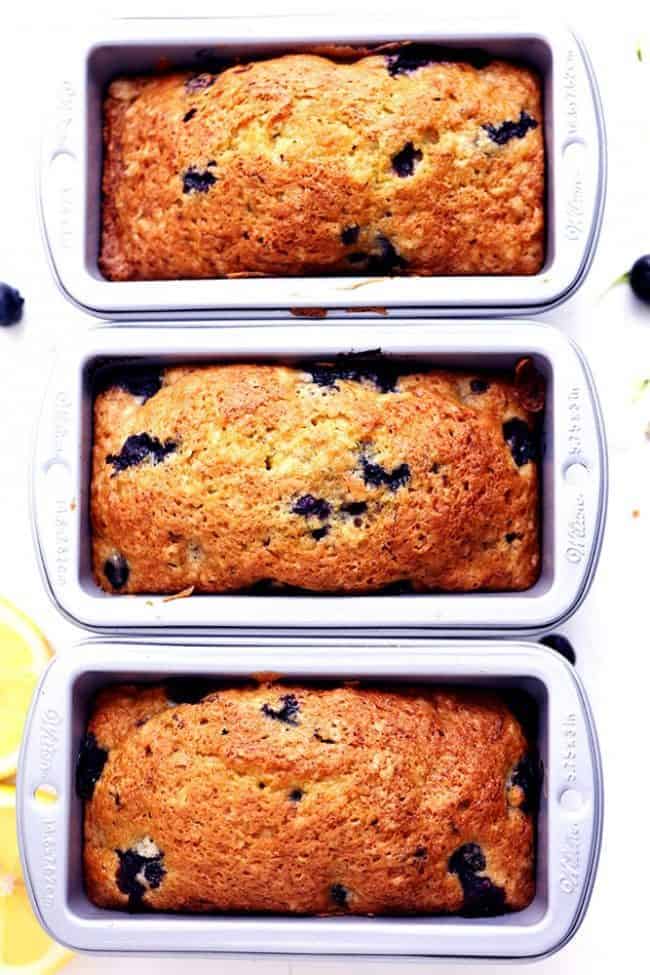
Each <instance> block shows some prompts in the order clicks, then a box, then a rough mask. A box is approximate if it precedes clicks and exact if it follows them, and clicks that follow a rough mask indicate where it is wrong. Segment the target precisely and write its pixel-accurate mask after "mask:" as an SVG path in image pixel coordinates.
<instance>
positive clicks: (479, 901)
mask: <svg viewBox="0 0 650 975" xmlns="http://www.w3.org/2000/svg"><path fill="white" fill-rule="evenodd" d="M447 869H448V870H449V872H450V873H455V874H457V876H458V879H459V880H460V883H461V886H462V888H463V895H464V903H463V907H462V910H461V912H460V913H461V914H463V915H464V916H465V917H493V916H494V915H496V914H503V913H504V911H505V910H506V906H505V891H504V890H503V888H502V887H497V886H496V885H495V884H493V883H492V881H491V880H490V878H489V877H479V876H478V873H479V871H481V870H485V857H484V856H483V851H482V850H481V848H480V846H479V845H478V844H477V843H465V844H464V845H463V846H460V847H459V848H458V849H457V850H456V851H455V852H454V853H452V855H451V856H450V858H449V862H448V864H447Z"/></svg>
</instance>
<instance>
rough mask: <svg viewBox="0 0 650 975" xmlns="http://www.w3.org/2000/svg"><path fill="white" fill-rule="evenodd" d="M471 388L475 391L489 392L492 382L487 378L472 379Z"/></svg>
mask: <svg viewBox="0 0 650 975" xmlns="http://www.w3.org/2000/svg"><path fill="white" fill-rule="evenodd" d="M469 388H470V389H471V391H472V392H473V393H477V394H480V393H487V391H488V389H489V388H490V384H489V382H488V381H487V379H470V383H469Z"/></svg>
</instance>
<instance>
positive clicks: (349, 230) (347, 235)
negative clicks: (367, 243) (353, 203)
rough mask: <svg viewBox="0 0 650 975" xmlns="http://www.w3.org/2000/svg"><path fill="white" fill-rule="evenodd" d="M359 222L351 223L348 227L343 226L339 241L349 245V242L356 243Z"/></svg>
mask: <svg viewBox="0 0 650 975" xmlns="http://www.w3.org/2000/svg"><path fill="white" fill-rule="evenodd" d="M359 230H360V227H359V224H358V223H353V224H351V225H350V226H349V227H344V228H343V230H342V231H341V242H342V243H344V244H345V246H346V247H349V245H350V244H356V242H357V241H358V239H359Z"/></svg>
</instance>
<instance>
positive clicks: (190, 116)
mask: <svg viewBox="0 0 650 975" xmlns="http://www.w3.org/2000/svg"><path fill="white" fill-rule="evenodd" d="M195 115H196V109H195V108H191V109H190V110H189V112H185V115H184V116H183V121H184V122H189V121H191V119H193V118H194V116H195Z"/></svg>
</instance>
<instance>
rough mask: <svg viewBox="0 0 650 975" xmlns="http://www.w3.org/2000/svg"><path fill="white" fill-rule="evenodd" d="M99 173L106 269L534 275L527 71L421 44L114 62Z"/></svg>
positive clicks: (540, 247) (537, 195)
mask: <svg viewBox="0 0 650 975" xmlns="http://www.w3.org/2000/svg"><path fill="white" fill-rule="evenodd" d="M407 50H408V49H407ZM414 50H415V49H414ZM102 189H103V210H102V233H101V245H100V255H99V267H100V270H101V271H102V273H103V274H104V275H105V277H107V278H108V279H109V280H112V281H145V280H172V279H188V278H222V277H246V276H297V275H321V274H338V275H340V274H355V275H382V276H383V275H392V274H412V275H458V274H464V275H530V274H536V273H538V272H539V271H540V270H541V268H542V265H543V262H544V248H545V244H544V232H545V231H544V225H545V220H544V193H545V164H544V138H543V114H542V94H541V84H540V79H539V77H538V76H537V75H536V74H535V72H534V71H533V70H532V69H529V68H527V67H524V66H521V65H518V64H511V63H508V62H506V61H499V60H495V61H490V62H488V63H487V64H484V65H481V66H475V65H472V64H469V63H464V62H462V61H457V62H454V61H444V60H438V61H436V60H435V59H434V58H433V56H432V57H431V58H428V57H427V55H426V53H424V54H422V53H420V54H417V55H416V54H413V55H410V56H405V55H404V54H402V55H398V54H385V55H379V54H375V55H370V56H367V57H360V58H358V59H357V60H356V61H352V62H340V61H336V60H333V59H331V58H328V57H321V56H318V55H314V54H290V55H285V56H282V57H276V58H271V59H268V60H262V61H255V62H250V63H246V64H239V65H236V66H234V67H230V68H227V69H225V70H223V71H221V72H220V73H215V74H211V73H208V72H206V73H202V74H191V73H189V72H175V73H168V74H163V75H153V76H149V77H132V78H118V79H116V80H114V81H113V82H112V83H111V85H110V86H109V88H108V92H107V95H106V98H105V103H104V168H103V182H102Z"/></svg>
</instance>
